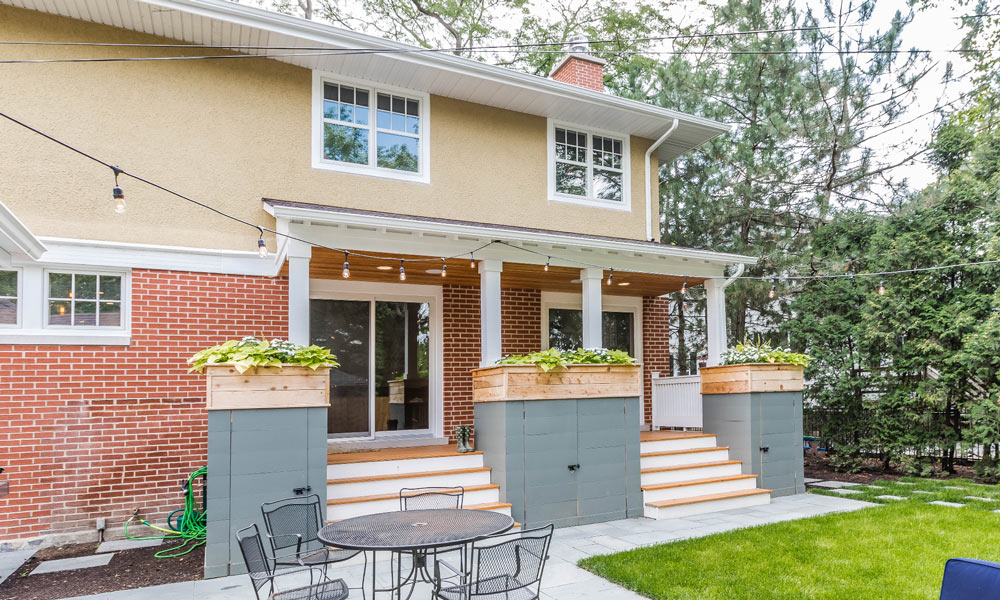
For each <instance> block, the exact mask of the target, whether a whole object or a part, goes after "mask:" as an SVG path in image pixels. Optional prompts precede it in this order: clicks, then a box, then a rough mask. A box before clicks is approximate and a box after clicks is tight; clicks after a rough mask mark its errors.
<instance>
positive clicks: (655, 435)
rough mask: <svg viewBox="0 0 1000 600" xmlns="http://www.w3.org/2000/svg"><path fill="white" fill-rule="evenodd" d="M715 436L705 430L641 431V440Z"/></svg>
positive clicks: (652, 440) (656, 440) (655, 440)
mask: <svg viewBox="0 0 1000 600" xmlns="http://www.w3.org/2000/svg"><path fill="white" fill-rule="evenodd" d="M703 437H714V436H713V435H712V434H710V433H705V432H703V431H640V432H639V441H640V442H658V441H660V440H686V439H691V438H703Z"/></svg>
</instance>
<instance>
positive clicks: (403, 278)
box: [399, 260, 406, 281]
mask: <svg viewBox="0 0 1000 600" xmlns="http://www.w3.org/2000/svg"><path fill="white" fill-rule="evenodd" d="M399 280H400V281H406V268H405V267H403V261H402V260H400V261H399Z"/></svg>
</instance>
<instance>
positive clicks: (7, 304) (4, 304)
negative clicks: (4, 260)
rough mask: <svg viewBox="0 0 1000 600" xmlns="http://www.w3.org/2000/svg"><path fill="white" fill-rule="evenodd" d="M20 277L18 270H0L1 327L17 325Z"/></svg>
mask: <svg viewBox="0 0 1000 600" xmlns="http://www.w3.org/2000/svg"><path fill="white" fill-rule="evenodd" d="M19 279H20V277H19V276H18V272H17V271H9V270H8V271H0V327H3V326H5V325H6V326H17V322H18V318H17V317H18V310H17V302H18V291H19V289H18V288H19V287H20V285H19V284H20V281H19Z"/></svg>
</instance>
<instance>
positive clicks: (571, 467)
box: [567, 465, 580, 471]
mask: <svg viewBox="0 0 1000 600" xmlns="http://www.w3.org/2000/svg"><path fill="white" fill-rule="evenodd" d="M567 468H568V469H569V470H570V471H576V470H577V469H579V468H580V465H567Z"/></svg>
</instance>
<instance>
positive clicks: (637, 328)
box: [541, 292, 642, 362]
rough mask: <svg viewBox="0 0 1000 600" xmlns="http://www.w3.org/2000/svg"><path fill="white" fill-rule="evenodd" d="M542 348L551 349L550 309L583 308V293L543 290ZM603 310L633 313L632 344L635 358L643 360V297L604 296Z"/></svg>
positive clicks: (602, 300) (602, 298) (603, 311)
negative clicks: (633, 337)
mask: <svg viewBox="0 0 1000 600" xmlns="http://www.w3.org/2000/svg"><path fill="white" fill-rule="evenodd" d="M541 304H542V318H541V321H542V350H548V349H549V309H550V308H562V309H569V310H580V311H582V310H583V295H582V294H571V293H567V292H542V302H541ZM601 312H602V313H606V312H627V313H632V329H633V331H632V335H633V336H635V339H634V340H632V345H633V346H634V347H635V356H634V357H633V358H635V359H636V360H638V361H639V362H642V298H640V297H638V296H610V295H607V296H602V297H601Z"/></svg>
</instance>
